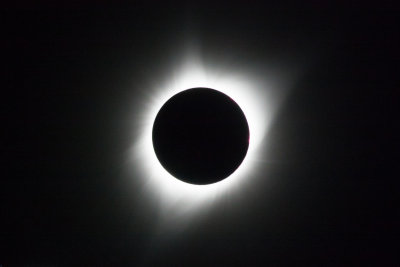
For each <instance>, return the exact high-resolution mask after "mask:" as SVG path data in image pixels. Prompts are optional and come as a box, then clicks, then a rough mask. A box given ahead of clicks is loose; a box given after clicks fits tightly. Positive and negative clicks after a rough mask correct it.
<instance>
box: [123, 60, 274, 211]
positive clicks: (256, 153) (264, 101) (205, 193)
mask: <svg viewBox="0 0 400 267" xmlns="http://www.w3.org/2000/svg"><path fill="white" fill-rule="evenodd" d="M170 77H171V78H170V79H168V80H167V81H164V82H161V83H159V84H156V85H153V88H149V89H150V90H149V92H148V93H147V94H148V98H149V100H147V99H145V100H143V101H145V103H146V104H147V106H146V107H145V108H144V109H143V110H142V111H141V112H142V113H141V114H140V119H138V120H140V121H138V122H136V128H138V127H139V131H140V132H139V135H138V138H137V139H136V140H135V143H134V144H133V146H132V148H131V153H130V160H129V161H130V163H131V164H132V163H133V164H134V167H133V168H135V171H136V172H138V173H139V176H140V178H139V179H140V180H141V183H142V185H143V187H144V189H145V190H146V191H147V192H148V193H149V194H150V195H151V196H152V198H153V200H154V201H155V202H156V203H158V205H159V207H160V209H161V212H162V213H165V214H167V213H168V214H171V213H174V214H181V215H183V214H185V215H188V214H191V213H194V212H195V211H196V212H199V211H200V210H201V209H203V208H205V207H207V206H208V205H209V204H211V203H214V201H216V200H217V199H218V198H220V197H222V196H227V195H229V194H230V193H232V192H235V191H236V189H238V188H239V187H240V188H242V187H243V186H244V185H245V184H247V182H249V181H250V180H251V178H252V176H253V175H254V174H255V173H257V171H258V170H259V167H260V165H262V164H260V161H259V159H260V153H262V149H260V145H261V143H262V142H263V140H264V137H265V135H266V132H267V128H268V126H269V124H270V122H271V117H272V115H273V111H274V110H275V109H276V105H274V104H272V101H276V98H274V96H275V95H274V93H273V92H274V90H269V89H270V88H268V83H267V82H266V81H265V77H262V78H261V79H260V78H259V77H253V76H252V75H251V74H248V73H244V72H240V73H238V72H235V71H233V70H229V68H224V70H223V71H221V69H217V68H216V67H215V65H213V68H208V67H207V68H206V66H204V65H203V64H202V63H201V61H200V60H196V59H193V58H191V59H190V60H186V61H185V62H184V64H182V65H181V67H180V68H176V69H175V70H173V73H172V74H171V75H170ZM194 87H207V88H213V89H215V90H218V91H220V92H222V93H224V94H226V95H227V96H229V97H231V98H232V99H233V100H234V101H235V102H236V103H237V104H238V105H239V106H240V108H241V109H242V111H243V112H244V114H245V116H246V119H247V122H248V125H249V129H250V143H249V148H248V152H247V155H246V157H245V159H244V160H243V162H242V164H241V165H240V166H239V168H238V169H237V170H236V171H235V172H234V173H233V174H232V175H230V176H229V177H227V178H226V179H224V180H222V181H220V182H218V183H214V184H210V185H193V184H188V183H185V182H182V181H180V180H178V179H176V178H175V177H173V176H172V175H171V174H169V173H168V172H167V171H166V170H165V169H164V168H163V167H162V166H161V164H160V162H159V161H158V159H157V157H156V155H155V152H154V149H153V144H152V127H153V123H154V120H155V117H156V115H157V113H158V111H159V110H160V108H161V107H162V106H163V105H164V103H165V102H166V101H167V100H168V99H170V98H171V97H172V96H174V95H175V94H177V93H179V92H181V91H183V90H186V89H189V88H194ZM146 100H147V102H146Z"/></svg>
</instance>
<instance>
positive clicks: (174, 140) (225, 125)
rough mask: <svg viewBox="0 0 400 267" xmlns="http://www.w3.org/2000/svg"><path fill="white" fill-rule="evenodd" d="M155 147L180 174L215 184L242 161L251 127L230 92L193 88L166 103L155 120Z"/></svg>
mask: <svg viewBox="0 0 400 267" xmlns="http://www.w3.org/2000/svg"><path fill="white" fill-rule="evenodd" d="M153 146H154V150H155V153H156V155H157V158H158V160H159V161H160V163H161V165H162V166H163V167H164V168H165V169H166V170H167V171H168V172H169V173H170V174H172V175H173V176H174V177H176V178H178V179H179V180H181V181H184V182H187V183H191V184H198V185H205V184H212V183H216V182H219V181H221V180H223V179H225V178H226V177H228V176H229V175H231V174H232V173H233V172H234V171H235V170H236V169H237V168H238V167H239V166H240V164H241V163H242V161H243V159H244V157H245V156H246V153H247V149H248V146H249V126H248V124H247V121H246V117H245V116H244V113H243V111H242V110H241V109H240V107H239V106H238V105H237V104H236V102H235V101H233V100H232V99H231V98H230V97H228V96H227V95H225V94H223V93H221V92H219V91H217V90H214V89H210V88H202V87H201V88H192V89H188V90H185V91H182V92H180V93H178V94H176V95H174V96H173V97H171V98H170V99H169V100H168V101H167V102H166V103H165V104H164V105H163V106H162V108H161V109H160V111H159V112H158V114H157V116H156V119H155V121H154V125H153Z"/></svg>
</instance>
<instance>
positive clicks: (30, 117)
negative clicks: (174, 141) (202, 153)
mask: <svg viewBox="0 0 400 267" xmlns="http://www.w3.org/2000/svg"><path fill="white" fill-rule="evenodd" d="M320 2H323V3H320ZM18 5H19V6H18ZM398 12H399V10H398V9H396V8H395V5H394V4H392V5H390V4H378V2H376V3H375V4H374V5H372V4H371V5H369V4H366V3H361V2H360V3H358V4H351V3H346V4H332V3H329V2H326V1H308V3H307V4H304V3H301V4H296V5H294V4H289V3H287V4H284V3H281V4H279V5H272V4H260V3H255V2H251V3H245V2H242V3H231V2H225V3H222V2H221V3H215V2H213V3H205V2H201V3H176V2H174V3H173V2H163V3H162V4H161V3H156V2H154V3H151V4H143V3H130V4H128V5H127V4H121V5H117V4H113V5H112V6H110V5H103V4H98V3H94V2H93V3H79V2H78V1H77V2H76V3H57V4H56V3H53V2H50V1H49V2H40V3H36V4H32V3H31V4H24V3H19V4H15V5H13V6H11V5H8V6H7V5H5V6H2V7H1V21H2V23H1V24H2V28H3V30H2V33H1V36H2V45H1V46H2V74H3V75H4V81H3V86H2V97H1V101H2V104H1V118H2V132H3V133H4V134H5V137H3V138H2V149H1V151H2V154H3V161H2V166H3V171H2V177H1V183H0V188H1V189H0V190H1V195H0V203H1V204H0V207H1V215H0V221H1V224H0V226H1V228H0V246H1V250H0V264H3V265H4V266H8V265H13V264H20V265H23V264H26V265H27V264H43V265H45V266H47V265H95V266H99V265H107V266H110V265H113V266H118V265H140V264H143V265H154V264H160V265H175V266H176V265H181V266H186V265H188V266H189V265H194V264H200V265H222V264H226V265H234V264H237V265H246V266H248V265H257V264H259V265H265V264H268V263H274V264H277V265H281V264H290V263H292V264H295V265H308V264H310V263H318V264H322V263H325V264H333V265H349V264H357V263H364V264H365V263H368V264H377V265H395V264H399V259H398V256H397V255H396V252H397V251H398V245H397V244H398V242H399V231H398V225H399V217H398V205H397V203H396V200H395V197H396V193H397V191H398V187H396V185H395V180H396V179H397V178H398V177H397V176H396V174H395V173H393V172H392V169H393V167H394V166H395V164H396V163H395V158H394V153H393V149H394V147H395V145H396V143H395V139H394V137H395V134H394V131H393V130H394V128H395V127H394V126H395V124H396V125H397V124H398V122H397V121H398V119H397V117H396V116H395V115H394V114H395V104H396V103H397V102H398V101H397V96H396V94H395V91H396V90H397V89H398V83H395V78H397V76H398V75H397V73H395V72H397V71H398V61H399V56H398V54H397V49H398V28H397V27H396V26H395V18H396V15H397V14H398ZM187 36H190V38H195V39H196V40H197V41H198V42H199V43H201V47H202V49H203V52H204V53H205V54H207V55H208V56H210V57H212V56H213V55H220V54H221V53H223V54H228V55H231V57H232V58H233V59H234V60H235V61H234V62H235V64H238V65H240V64H243V65H251V64H253V62H254V63H257V64H261V65H262V64H263V62H268V64H269V65H272V66H274V64H275V65H276V67H277V68H280V70H281V71H284V70H285V68H286V67H287V68H290V67H291V66H290V65H291V64H290V62H291V60H292V61H293V62H296V64H299V63H304V66H307V68H305V69H304V70H303V72H302V75H301V76H300V78H299V79H298V80H297V81H296V83H295V84H294V85H293V88H291V90H290V93H289V95H288V97H287V99H286V101H285V102H284V103H283V104H282V106H281V107H280V109H279V112H278V113H277V114H276V116H275V118H274V123H273V124H272V125H271V129H270V131H269V133H268V134H269V137H268V140H270V141H269V143H268V147H267V146H266V149H265V151H268V155H269V159H268V160H269V161H272V162H274V164H271V166H270V167H269V172H268V174H266V173H259V174H256V176H257V178H254V179H255V181H257V186H253V187H251V186H250V188H251V190H247V191H246V192H245V194H242V195H241V196H240V198H241V199H242V201H241V202H240V201H236V202H234V201H232V202H229V201H226V202H224V203H223V207H224V208H223V209H222V206H221V205H222V204H221V205H219V204H216V206H215V208H214V209H212V210H211V211H210V212H209V213H207V214H204V215H202V216H201V219H198V221H196V222H193V224H192V225H190V224H189V225H187V226H186V228H185V229H182V230H181V231H176V232H175V233H174V234H171V233H169V234H168V233H165V234H164V235H163V234H162V233H161V234H158V236H156V237H154V234H153V227H152V226H153V225H154V224H155V223H156V221H157V216H156V212H155V211H154V208H153V207H152V205H151V203H150V202H149V201H148V199H147V198H146V197H141V196H140V194H139V190H138V189H137V188H131V189H129V188H126V187H125V186H124V182H123V181H124V179H126V177H125V176H126V174H124V170H123V169H124V167H122V165H123V164H122V163H123V162H124V161H125V160H126V151H127V149H128V148H129V147H130V146H131V143H132V140H131V139H132V129H131V125H132V124H130V123H129V122H128V118H132V117H131V114H129V112H131V111H132V110H133V109H132V107H131V106H130V105H132V104H135V105H138V108H136V109H134V110H140V109H141V108H142V106H141V104H140V103H141V101H142V99H144V98H143V92H144V91H146V89H143V88H144V87H146V86H147V85H148V84H147V83H146V82H148V81H151V80H152V79H153V78H154V79H156V77H157V75H159V74H160V73H163V70H164V69H165V68H166V65H168V63H170V62H173V60H174V57H173V55H176V54H179V53H178V52H177V51H179V49H180V48H181V47H182V42H184V40H185V38H187ZM171 51H173V52H171ZM300 65H301V64H300ZM263 74H264V73H263V72H262V71H260V75H263ZM265 74H266V73H265ZM3 75H2V76H3ZM132 81H134V82H133V83H132ZM261 90H262V88H261ZM396 140H397V139H396ZM265 164H268V163H267V162H266V163H265ZM136 178H137V179H138V177H130V179H136ZM146 199H147V201H146ZM218 205H219V206H218ZM169 235H171V236H173V237H170V236H169ZM166 236H168V237H166Z"/></svg>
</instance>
